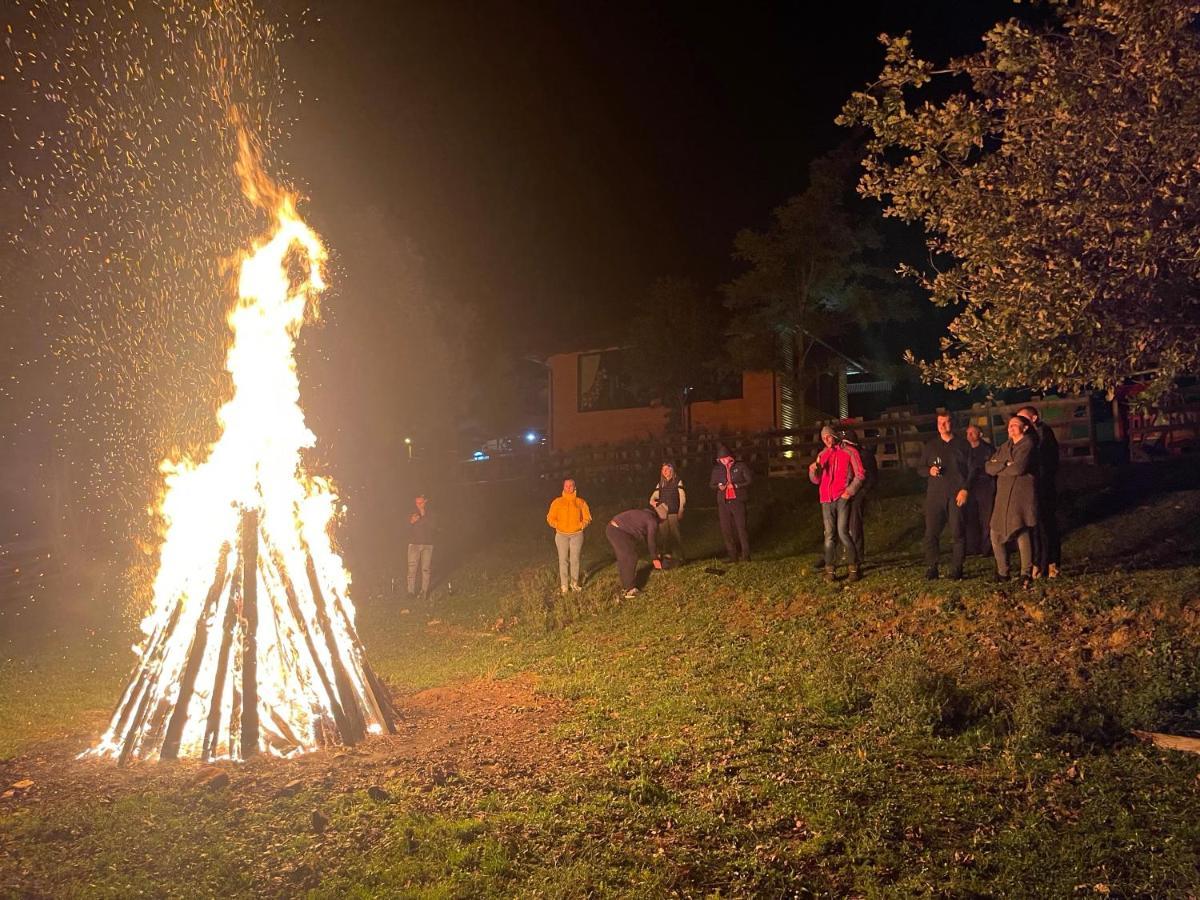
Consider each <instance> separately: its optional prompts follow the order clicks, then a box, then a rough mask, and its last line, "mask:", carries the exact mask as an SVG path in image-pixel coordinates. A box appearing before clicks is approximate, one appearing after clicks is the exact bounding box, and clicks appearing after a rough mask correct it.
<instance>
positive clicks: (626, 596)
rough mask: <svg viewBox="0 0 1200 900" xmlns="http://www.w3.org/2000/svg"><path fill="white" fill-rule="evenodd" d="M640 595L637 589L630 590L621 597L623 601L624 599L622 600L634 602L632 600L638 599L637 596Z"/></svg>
mask: <svg viewBox="0 0 1200 900" xmlns="http://www.w3.org/2000/svg"><path fill="white" fill-rule="evenodd" d="M639 593H640V592H639V591H638V589H637V588H630V589H629V590H627V591H626V592H625V593H623V594H622V595H621V599H622V600H632V599H633V598H634V597H636V596H637V595H638V594H639Z"/></svg>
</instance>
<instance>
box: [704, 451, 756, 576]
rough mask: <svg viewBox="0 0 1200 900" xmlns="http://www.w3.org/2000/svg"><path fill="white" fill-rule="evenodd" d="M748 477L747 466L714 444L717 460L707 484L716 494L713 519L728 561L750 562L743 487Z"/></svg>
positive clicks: (749, 477) (747, 484) (748, 470)
mask: <svg viewBox="0 0 1200 900" xmlns="http://www.w3.org/2000/svg"><path fill="white" fill-rule="evenodd" d="M751 480H752V476H751V475H750V467H749V466H747V465H746V464H745V463H744V462H742V461H741V460H739V459H734V456H733V454H732V453H730V452H729V448H727V447H726V446H725V445H724V444H718V445H717V461H716V463H714V465H713V470H712V474H711V475H710V476H709V478H708V485H709V487H711V488H712V489H713V490H714V491H716V492H717V518H718V519H719V521H720V523H721V536H722V537H723V538H725V553H726V555H727V557H728V559H729V561H730V562H738V561H739V560H741V561H742V562H749V561H750V533H749V531H747V529H746V488H748V487H749V486H750V482H751Z"/></svg>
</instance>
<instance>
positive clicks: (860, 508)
mask: <svg viewBox="0 0 1200 900" xmlns="http://www.w3.org/2000/svg"><path fill="white" fill-rule="evenodd" d="M848 502H849V503H850V540H852V541H854V549H855V550H857V551H858V564H859V565H862V561H863V558H864V557H865V556H866V551H867V544H866V540H865V539H864V537H863V525H864V523H865V522H866V520H867V492H866V491H864V490H860V491H859V492H858V493H857V494H855V495H854V496H853V497H851V498H850V500H849V501H848Z"/></svg>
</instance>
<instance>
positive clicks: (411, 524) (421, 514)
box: [408, 494, 436, 600]
mask: <svg viewBox="0 0 1200 900" xmlns="http://www.w3.org/2000/svg"><path fill="white" fill-rule="evenodd" d="M435 524H436V520H435V519H434V518H433V516H432V515H431V514H430V512H429V506H428V504H427V503H426V501H425V495H424V494H417V496H416V497H415V498H414V499H413V510H412V512H411V513H409V516H408V595H409V596H410V597H411V596H413V595H414V594H416V596H417V599H419V600H428V599H429V582H430V578H431V576H432V574H433V529H434V525H435ZM418 570H420V573H421V593H420V594H417V571H418Z"/></svg>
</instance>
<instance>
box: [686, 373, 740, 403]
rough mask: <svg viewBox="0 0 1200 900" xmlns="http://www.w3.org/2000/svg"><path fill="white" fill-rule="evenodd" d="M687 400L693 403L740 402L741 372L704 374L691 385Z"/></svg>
mask: <svg viewBox="0 0 1200 900" xmlns="http://www.w3.org/2000/svg"><path fill="white" fill-rule="evenodd" d="M688 399H689V400H691V401H692V402H693V403H699V402H702V401H704V400H741V399H742V373H741V372H725V371H722V372H705V373H704V374H703V375H700V376H698V377H697V378H696V380H695V381H694V382H693V383H692V390H691V393H690V394H689V395H688Z"/></svg>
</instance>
